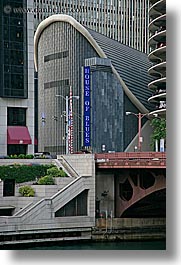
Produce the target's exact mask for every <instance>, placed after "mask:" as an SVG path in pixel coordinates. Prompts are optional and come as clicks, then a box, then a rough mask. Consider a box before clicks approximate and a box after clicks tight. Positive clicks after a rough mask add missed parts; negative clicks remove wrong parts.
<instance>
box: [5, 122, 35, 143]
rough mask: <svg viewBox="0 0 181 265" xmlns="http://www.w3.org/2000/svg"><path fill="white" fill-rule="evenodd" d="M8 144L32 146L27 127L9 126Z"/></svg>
mask: <svg viewBox="0 0 181 265" xmlns="http://www.w3.org/2000/svg"><path fill="white" fill-rule="evenodd" d="M7 141H8V144H31V137H30V134H29V131H28V128H27V127H26V126H8V130H7Z"/></svg>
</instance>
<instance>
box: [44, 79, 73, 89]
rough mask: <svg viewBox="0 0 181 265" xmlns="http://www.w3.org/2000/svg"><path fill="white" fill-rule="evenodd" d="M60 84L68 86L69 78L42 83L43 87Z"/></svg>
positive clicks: (58, 85)
mask: <svg viewBox="0 0 181 265" xmlns="http://www.w3.org/2000/svg"><path fill="white" fill-rule="evenodd" d="M60 86H69V79H64V80H57V81H51V82H48V83H45V84H44V89H47V88H52V87H60Z"/></svg>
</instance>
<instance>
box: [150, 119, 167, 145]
mask: <svg viewBox="0 0 181 265" xmlns="http://www.w3.org/2000/svg"><path fill="white" fill-rule="evenodd" d="M151 126H152V128H153V134H152V135H151V147H152V149H153V150H154V146H155V141H156V140H158V142H159V141H160V139H165V140H166V119H165V118H154V119H153V120H152V121H151Z"/></svg>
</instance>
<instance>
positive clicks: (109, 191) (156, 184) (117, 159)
mask: <svg viewBox="0 0 181 265" xmlns="http://www.w3.org/2000/svg"><path fill="white" fill-rule="evenodd" d="M95 168H96V185H97V187H96V190H97V194H96V196H97V197H98V199H99V201H100V210H101V209H104V210H106V211H107V209H111V210H113V211H114V212H115V216H116V217H123V216H125V217H130V216H131V217H136V216H139V217H140V216H145V217H148V216H149V215H154V216H156V215H158V216H164V215H165V197H166V153H165V152H127V153H126V152H125V153H123V152H122V153H119V152H118V153H99V154H95ZM111 202H112V205H111ZM146 214H147V215H146Z"/></svg>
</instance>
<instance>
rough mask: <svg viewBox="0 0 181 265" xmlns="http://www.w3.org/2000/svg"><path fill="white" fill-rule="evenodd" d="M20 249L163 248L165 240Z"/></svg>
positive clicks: (71, 243) (55, 244) (90, 243)
mask: <svg viewBox="0 0 181 265" xmlns="http://www.w3.org/2000/svg"><path fill="white" fill-rule="evenodd" d="M21 249H22V250H25V249H27V250H165V249H166V242H165V241H124V242H123V241H121V242H81V243H80V242H69V243H67V242H66V243H64V244H62V243H61V244H59V243H54V245H53V244H51V245H50V244H48V243H47V245H44V246H36V247H26V248H23V247H22V248H21Z"/></svg>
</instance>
